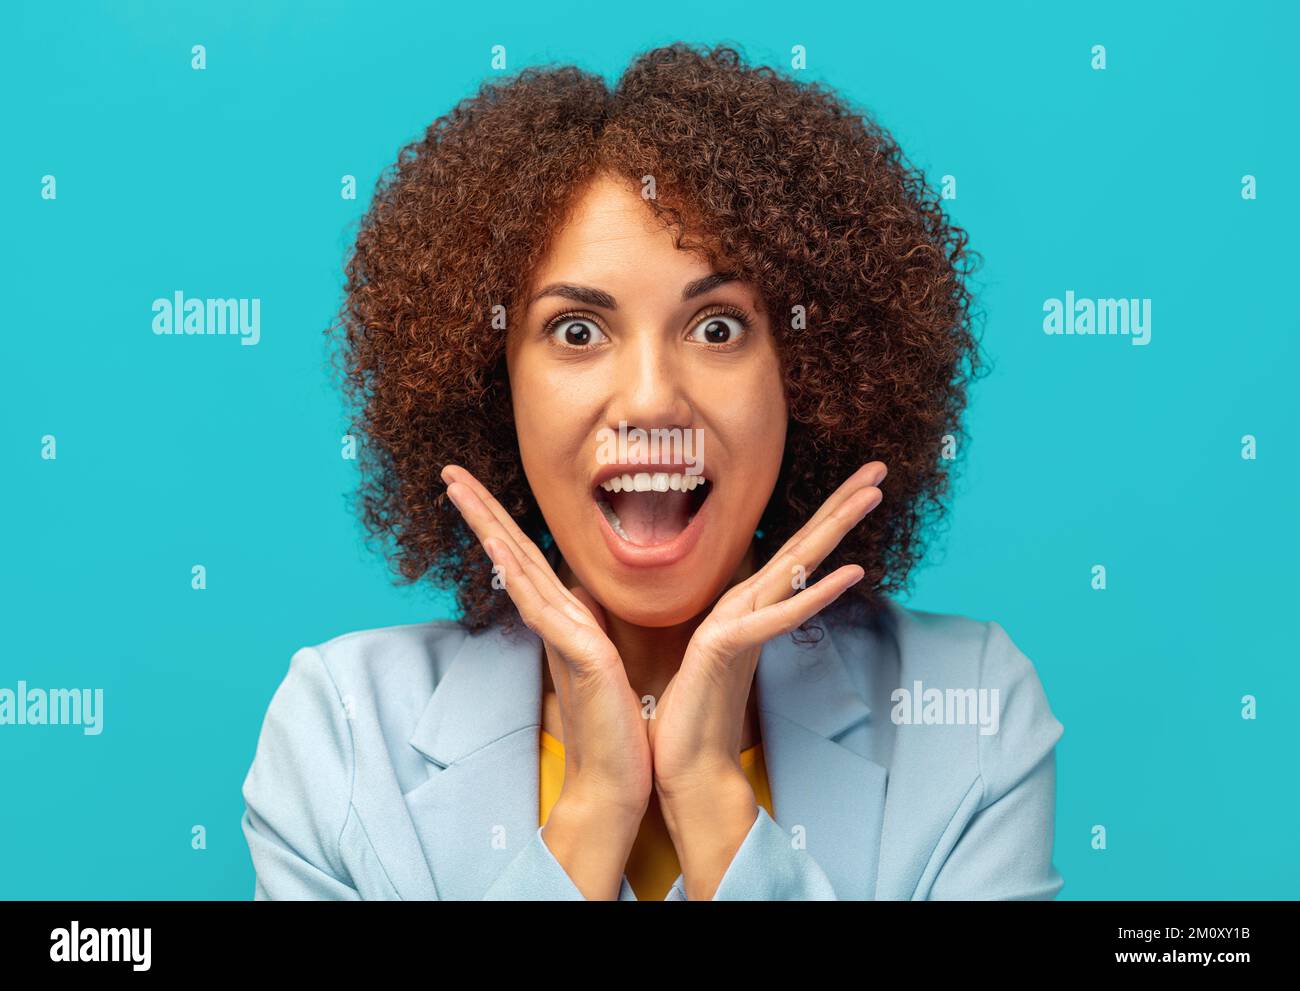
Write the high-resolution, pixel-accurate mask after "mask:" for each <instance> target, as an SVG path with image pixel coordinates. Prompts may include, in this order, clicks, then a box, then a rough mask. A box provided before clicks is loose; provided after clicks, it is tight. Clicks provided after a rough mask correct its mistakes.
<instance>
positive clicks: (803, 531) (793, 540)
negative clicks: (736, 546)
mask: <svg viewBox="0 0 1300 991" xmlns="http://www.w3.org/2000/svg"><path fill="white" fill-rule="evenodd" d="M888 473H889V469H888V468H886V466H885V463H884V462H883V461H870V462H868V463H867V464H865V465H863V466H862V467H861V468H859V469H858V470H857V471H855V472H854V473H853V474H852V475H850V476H849V477H848V478H846V479H845V480H844V481H843V482H842V483H841V484H840V486H839V488H837V489H836V490H835V491H834V492H832V493H831V494H830V496H829V497H827V499H826V500H825V501H824V502H823V503H822V504H821V505H820V506H819V507H818V508H817V511H816V512H815V513H813V515H812V517H811V518H810V519H809V520H808V522H807V523H805V524H804V525H803V526H802V527H800V528H799V530H798V531H797V532H796V533H795V534H793V535H792V536H791V537H790V539H789V540H787V541H786V542H785V544H783V545H782V547H781V550H780V551H778V552H777V553H776V554H774V555H773V556H772V558H771V559H769V560H768V562H767V563H766V564H764V565H763V567H761V568H759V569H758V571H757V572H755V574H754V575H753V576H751V578H750V579H749V581H748V584H749V585H751V586H755V587H757V586H766V585H768V584H769V581H768V579H769V577H770V575H769V574H768V573H769V572H778V573H779V576H780V578H779V580H780V582H781V583H788V582H789V578H790V572H789V567H787V562H785V561H784V560H778V559H779V558H780V557H781V555H782V554H785V553H787V552H788V551H789V550H790V548H792V547H793V546H794V545H795V544H797V543H798V542H799V541H800V540H803V539H804V538H805V537H807V536H808V535H809V534H810V533H812V532H813V531H814V530H816V529H817V528H818V527H819V526H821V524H822V523H823V522H824V521H825V520H826V518H827V517H828V516H830V515H831V514H833V513H834V512H835V511H836V510H837V509H839V508H840V507H841V506H842V505H843V504H844V502H845V501H846V500H847V499H850V498H852V497H853V495H854V493H855V492H859V491H861V490H862V489H863V488H864V487H868V488H869V487H878V486H879V485H880V483H881V482H882V481H884V479H885V476H886V475H887V474H888ZM859 518H860V517H859ZM856 522H857V521H856V520H855V521H854V524H856ZM819 563H820V562H819ZM764 604H765V605H766V604H767V602H766V601H765V602H764Z"/></svg>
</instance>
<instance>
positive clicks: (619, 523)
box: [594, 472, 713, 547]
mask: <svg viewBox="0 0 1300 991" xmlns="http://www.w3.org/2000/svg"><path fill="white" fill-rule="evenodd" d="M712 491H713V484H712V483H711V482H710V481H709V480H708V479H707V478H705V477H704V476H703V475H687V474H681V473H676V472H633V473H628V474H624V475H615V476H613V477H612V478H607V479H605V480H604V481H603V482H601V483H600V484H599V485H597V486H596V489H595V493H594V498H595V500H596V504H597V505H598V506H599V507H600V511H601V513H603V514H604V516H605V519H606V520H608V521H609V527H610V529H611V530H613V531H614V532H615V533H616V534H618V535H619V537H621V538H622V539H623V540H626V541H627V542H628V543H630V544H636V545H637V546H640V547H653V546H655V545H657V544H666V543H669V542H671V541H673V540H675V539H676V538H677V537H678V535H680V534H681V533H682V531H684V530H685V529H686V528H687V527H688V526H690V523H691V520H693V519H694V518H695V514H696V513H698V512H699V511H700V507H701V506H702V505H704V500H706V499H707V498H708V497H709V494H710V493H711V492H712Z"/></svg>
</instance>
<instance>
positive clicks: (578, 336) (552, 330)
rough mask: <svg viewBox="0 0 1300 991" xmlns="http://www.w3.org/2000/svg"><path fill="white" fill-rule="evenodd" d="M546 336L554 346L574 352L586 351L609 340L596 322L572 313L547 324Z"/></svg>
mask: <svg viewBox="0 0 1300 991" xmlns="http://www.w3.org/2000/svg"><path fill="white" fill-rule="evenodd" d="M545 334H546V336H547V338H548V339H549V340H550V341H551V343H552V344H555V345H556V346H557V347H562V348H569V349H570V350H573V351H585V350H587V349H589V348H592V347H595V346H596V345H597V344H600V343H602V342H604V341H606V340H608V338H607V337H606V336H605V332H604V331H603V330H601V329H600V325H599V324H597V323H596V321H595V320H593V319H591V318H590V317H586V316H582V315H580V314H577V315H575V314H570V313H562V314H561V315H560V316H558V317H556V318H555V319H554V320H552V321H551V322H550V323H549V324H547V325H546V330H545Z"/></svg>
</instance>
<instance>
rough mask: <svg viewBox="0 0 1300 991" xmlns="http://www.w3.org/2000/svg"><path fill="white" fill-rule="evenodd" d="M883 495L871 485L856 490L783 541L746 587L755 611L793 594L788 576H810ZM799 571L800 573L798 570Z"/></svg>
mask: <svg viewBox="0 0 1300 991" xmlns="http://www.w3.org/2000/svg"><path fill="white" fill-rule="evenodd" d="M883 497H884V494H883V493H882V492H881V491H880V489H878V488H876V487H875V486H874V485H869V486H867V487H866V488H864V489H858V490H857V491H856V492H853V493H851V494H850V495H849V496H848V498H846V499H844V500H843V501H841V502H840V504H839V505H838V506H837V507H836V508H835V509H834V510H832V511H831V512H830V513H828V514H827V515H825V516H823V517H822V518H821V519H820V520H817V521H816V522H815V523H813V522H809V523H808V524H807V525H805V526H804V527H803V528H802V529H801V530H800V531H799V532H798V533H796V534H795V535H794V536H793V537H791V538H790V539H789V540H788V541H786V543H785V545H784V546H783V547H782V548H781V550H780V551H778V552H777V553H776V554H775V555H774V556H773V557H772V559H771V560H770V561H768V563H767V565H766V566H764V568H762V569H761V570H760V571H759V573H758V574H757V575H755V578H756V580H755V581H754V582H753V584H752V585H751V587H750V593H751V595H752V602H753V608H754V609H755V610H758V609H762V608H764V607H765V606H770V605H771V604H773V603H775V602H780V601H781V600H783V599H788V598H789V597H790V596H791V595H792V594H793V593H794V591H795V585H794V583H793V582H792V581H791V578H792V576H794V575H795V574H799V573H802V574H803V575H805V576H806V575H809V574H812V572H814V571H816V570H817V568H818V567H819V566H820V565H821V563H822V561H824V560H826V557H827V556H828V555H829V554H830V553H831V551H833V550H834V549H835V548H836V547H838V546H839V544H840V541H842V540H843V539H844V537H845V535H846V534H848V532H849V531H850V530H852V529H853V528H854V527H855V526H857V525H858V524H859V523H860V522H862V520H863V518H864V517H865V516H866V515H867V514H868V513H869V512H871V511H872V510H873V509H875V508H876V507H877V506H879V505H880V502H881V500H882V498H883ZM800 569H801V570H800Z"/></svg>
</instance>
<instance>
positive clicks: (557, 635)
mask: <svg viewBox="0 0 1300 991" xmlns="http://www.w3.org/2000/svg"><path fill="white" fill-rule="evenodd" d="M442 478H443V481H445V482H447V483H448V484H447V495H448V497H449V498H450V499H451V501H452V503H453V504H454V505H455V506H456V508H457V509H458V510H460V513H461V516H462V517H464V519H465V522H466V523H467V524H468V525H469V527H470V528H471V529H472V530H473V531H474V534H475V535H476V536H477V537H478V539H479V543H480V544H481V545H482V546H483V549H484V551H486V552H487V555H488V557H489V558H491V560H492V563H493V564H494V565H495V566H496V568H497V573H498V574H499V575H500V577H501V579H502V581H503V583H504V585H505V590H506V592H507V594H509V596H510V598H511V600H512V601H513V602H514V604H515V607H516V608H517V609H518V610H519V616H520V618H521V619H522V620H523V623H524V625H525V626H527V627H528V629H530V630H532V631H533V633H535V634H536V635H537V636H538V637H539V638H540V639H541V641H542V643H543V645H544V646H545V650H546V660H547V664H548V666H549V668H550V671H551V680H552V682H553V683H554V685H555V694H556V698H557V700H558V702H559V706H560V714H561V720H562V723H563V726H564V785H563V787H562V788H561V790H560V795H559V797H558V798H557V799H556V801H555V805H554V806H553V807H552V809H551V811H550V814H549V815H548V817H547V820H546V826H545V828H544V829H543V830H542V834H543V836H544V838H545V841H546V845H547V848H548V849H549V850H550V851H551V853H552V854H553V855H554V856H555V858H556V860H558V861H559V862H560V863H561V864H562V865H563V866H564V869H565V871H566V873H567V874H568V875H569V877H570V879H571V880H572V881H573V882H574V884H575V885H577V887H578V888H579V890H581V891H582V893H583V895H585V896H586V897H587V898H589V899H597V898H609V899H611V900H612V899H617V898H618V895H619V890H620V888H621V885H622V879H623V872H624V867H625V866H626V863H627V858H628V855H629V853H630V852H631V850H632V844H633V842H634V841H635V840H636V835H637V831H638V830H639V829H640V826H641V819H642V817H643V816H644V815H645V811H646V808H647V807H648V805H649V801H650V793H651V790H652V788H653V785H654V771H653V763H652V759H651V753H650V743H649V739H648V736H647V727H646V721H645V718H644V717H643V715H642V709H641V705H640V702H639V701H638V700H637V697H636V694H635V693H634V692H633V691H632V686H631V685H630V684H629V683H628V680H627V672H626V671H625V670H624V668H623V662H622V659H621V658H620V657H619V656H618V651H617V649H615V647H614V644H613V643H612V642H611V641H610V639H609V637H608V636H606V633H605V617H604V611H603V610H602V609H601V607H600V605H599V604H598V603H597V602H596V601H595V600H594V599H593V598H592V597H591V595H590V594H589V593H588V592H587V591H586V590H585V589H583V588H581V587H579V588H575V589H568V588H565V587H564V584H563V583H562V582H561V581H560V579H559V578H558V577H557V576H556V574H555V572H554V571H553V570H552V569H551V566H550V564H549V563H548V562H547V560H546V558H545V557H544V556H543V555H542V552H541V551H540V550H538V548H537V545H536V544H534V543H533V542H532V541H531V540H529V539H528V536H527V535H526V534H525V533H524V532H523V531H522V530H521V529H519V527H518V525H516V523H515V521H514V520H513V519H511V518H510V514H509V513H507V512H506V511H505V509H504V508H503V507H502V506H501V504H500V503H499V502H497V500H496V499H495V498H493V496H492V494H491V493H490V492H488V491H487V489H486V488H485V487H484V486H483V485H482V483H481V482H479V481H478V479H476V478H475V477H474V476H473V475H472V474H470V473H469V472H468V471H466V470H465V469H464V468H462V467H460V466H459V465H447V466H446V467H445V468H443V470H442Z"/></svg>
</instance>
